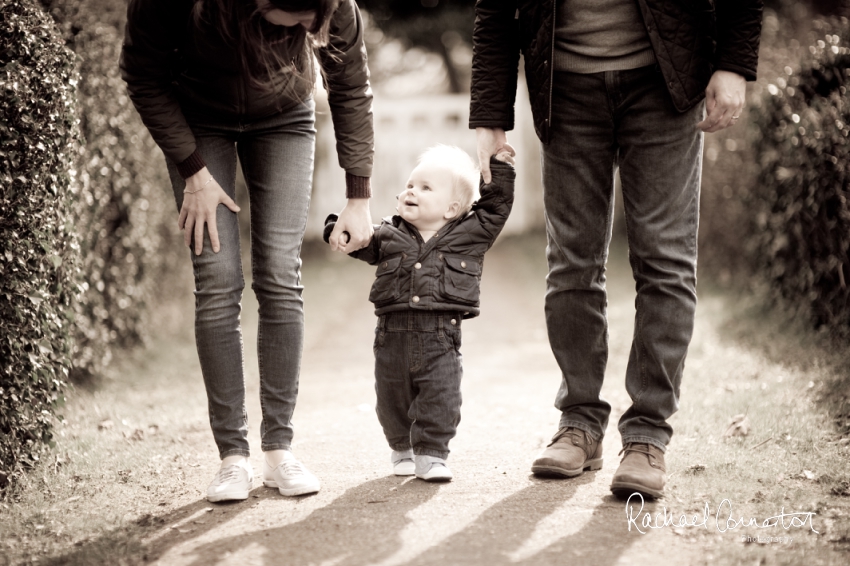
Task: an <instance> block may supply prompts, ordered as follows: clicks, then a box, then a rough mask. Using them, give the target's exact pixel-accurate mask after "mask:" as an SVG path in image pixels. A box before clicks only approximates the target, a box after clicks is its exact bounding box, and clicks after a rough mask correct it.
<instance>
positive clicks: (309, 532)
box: [192, 476, 440, 566]
mask: <svg viewBox="0 0 850 566" xmlns="http://www.w3.org/2000/svg"><path fill="white" fill-rule="evenodd" d="M393 488H395V489H393ZM439 489H440V486H439V485H438V484H431V483H426V482H422V481H415V480H414V481H406V480H402V479H401V478H398V477H395V476H388V477H384V478H380V479H377V480H373V481H369V482H366V483H364V484H361V485H359V486H357V487H354V488H351V489H349V490H347V491H346V492H345V493H344V494H343V495H341V496H340V497H338V498H337V499H335V500H334V501H333V502H331V503H330V504H328V505H326V506H324V507H322V508H320V509H316V510H315V511H313V512H312V513H311V514H310V515H309V516H308V517H306V518H305V519H304V520H302V521H299V522H297V523H292V524H289V525H285V526H283V527H277V528H271V529H263V530H258V531H253V532H250V533H247V534H243V535H239V536H234V537H227V538H222V539H220V540H217V541H215V542H212V543H209V544H206V545H203V546H200V547H198V548H197V549H195V550H194V551H193V554H194V555H195V556H196V558H195V560H194V561H193V562H192V564H193V565H196V566H201V565H206V564H210V563H211V562H213V561H214V559H216V558H220V557H221V556H223V555H225V554H226V553H230V554H231V555H237V556H238V555H239V554H240V552H246V553H248V554H250V558H251V559H252V560H253V561H254V562H252V563H256V562H259V561H260V560H262V562H263V563H265V564H268V565H279V564H327V563H330V564H339V563H340V561H344V563H345V564H347V565H358V564H373V563H375V562H380V561H381V560H383V559H385V558H387V557H389V556H392V555H393V554H394V553H395V552H396V551H398V549H399V548H400V547H401V536H400V534H401V532H402V530H404V528H405V527H406V526H407V524H408V523H410V519H408V518H407V513H408V512H410V511H411V510H413V509H415V508H416V507H418V506H420V505H422V504H423V503H425V502H426V501H428V500H429V499H431V498H432V497H433V496H434V495H435V494H436V493H437V492H438V490H439ZM246 558H247V557H246Z"/></svg>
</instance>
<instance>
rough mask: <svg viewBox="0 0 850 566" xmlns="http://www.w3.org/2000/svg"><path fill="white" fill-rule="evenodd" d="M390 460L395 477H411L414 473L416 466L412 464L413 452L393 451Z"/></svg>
mask: <svg viewBox="0 0 850 566" xmlns="http://www.w3.org/2000/svg"><path fill="white" fill-rule="evenodd" d="M390 460H391V461H392V463H393V473H394V474H395V475H397V476H412V475H413V474H415V473H416V464H415V463H414V462H413V450H412V449H410V448H408V449H407V450H402V451H401V452H399V451H398V450H393V453H392V456H390Z"/></svg>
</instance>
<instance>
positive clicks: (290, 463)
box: [278, 460, 304, 476]
mask: <svg viewBox="0 0 850 566" xmlns="http://www.w3.org/2000/svg"><path fill="white" fill-rule="evenodd" d="M278 467H279V468H282V469H281V472H282V473H283V475H284V476H300V475H303V474H304V466H302V465H301V462H299V461H298V460H287V461H285V462H281V464H280V465H279V466H278Z"/></svg>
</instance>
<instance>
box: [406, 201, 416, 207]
mask: <svg viewBox="0 0 850 566" xmlns="http://www.w3.org/2000/svg"><path fill="white" fill-rule="evenodd" d="M404 206H419V205H418V204H416V203H415V202H412V201H409V200H406V201H404Z"/></svg>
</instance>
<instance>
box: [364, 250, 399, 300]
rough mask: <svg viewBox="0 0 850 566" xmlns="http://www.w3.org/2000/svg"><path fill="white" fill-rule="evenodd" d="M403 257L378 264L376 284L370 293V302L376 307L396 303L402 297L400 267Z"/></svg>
mask: <svg viewBox="0 0 850 566" xmlns="http://www.w3.org/2000/svg"><path fill="white" fill-rule="evenodd" d="M401 259H402V257H401V256H398V257H394V258H390V259H385V260H384V261H382V262H381V263H379V264H378V270H377V271H376V272H375V282H374V283H373V284H372V291H371V292H370V293H369V300H370V301H371V302H373V303H375V305H381V304H383V303H388V302H391V301H394V300H396V299H398V298H399V296H401V287H400V285H399V281H398V276H399V269H398V268H399V266H400V265H401Z"/></svg>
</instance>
